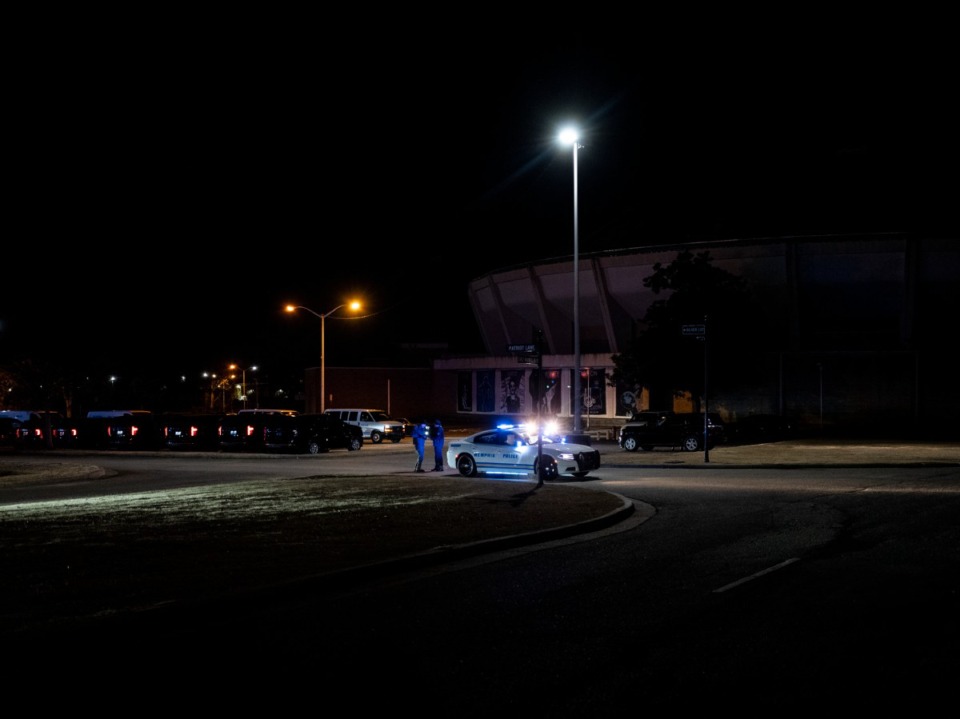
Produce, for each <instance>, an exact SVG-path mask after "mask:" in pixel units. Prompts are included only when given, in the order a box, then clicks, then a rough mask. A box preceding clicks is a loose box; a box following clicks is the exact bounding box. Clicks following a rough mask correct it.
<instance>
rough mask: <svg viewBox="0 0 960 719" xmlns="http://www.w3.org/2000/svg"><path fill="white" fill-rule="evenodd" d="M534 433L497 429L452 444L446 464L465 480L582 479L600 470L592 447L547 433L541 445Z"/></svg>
mask: <svg viewBox="0 0 960 719" xmlns="http://www.w3.org/2000/svg"><path fill="white" fill-rule="evenodd" d="M537 431H538V430H537V428H536V427H535V426H532V427H528V426H526V425H499V426H497V427H496V428H494V429H487V430H484V431H482V432H477V433H476V434H471V435H470V436H468V437H464V438H463V439H459V440H454V441H452V442H450V443H449V444H448V445H447V464H448V465H449V466H450V467H453V468H454V469H456V470H457V471H458V472H460V474H462V475H463V476H464V477H476V476H477V475H478V474H502V475H520V476H530V475H533V476H542V477H543V478H544V479H554V478H556V477H559V476H561V475H565V476H571V477H577V478H578V479H581V478H583V477H586V476H587V474H588V473H589V472H591V471H592V470H595V469H598V468H599V467H600V452H598V451H597V450H596V449H594V448H593V447H590V446H588V445H584V444H568V443H566V442H564V441H563V440H562V438H556V437H555V436H553V435H548V434H547V432H546V431H545V432H544V436H543V442H542V445H541V443H540V442H539V437H538V435H537ZM541 456H542V460H541ZM541 461H542V462H543V473H542V475H541V473H540V462H541Z"/></svg>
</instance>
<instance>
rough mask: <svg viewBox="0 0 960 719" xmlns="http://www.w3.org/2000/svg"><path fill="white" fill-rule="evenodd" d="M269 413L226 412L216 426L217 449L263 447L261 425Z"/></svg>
mask: <svg viewBox="0 0 960 719" xmlns="http://www.w3.org/2000/svg"><path fill="white" fill-rule="evenodd" d="M270 416H271V415H269V414H260V413H248V414H228V415H224V416H223V417H221V418H220V424H219V426H218V427H217V449H219V450H221V451H224V452H254V451H260V450H261V449H262V448H263V425H264V423H265V422H266V420H267V417H270Z"/></svg>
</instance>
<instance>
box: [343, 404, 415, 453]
mask: <svg viewBox="0 0 960 719" xmlns="http://www.w3.org/2000/svg"><path fill="white" fill-rule="evenodd" d="M324 413H325V414H329V415H333V416H334V417H339V418H340V419H341V420H342V421H344V422H346V423H347V424H355V425H357V426H358V427H359V428H360V429H362V430H363V438H364V439H369V440H370V441H371V442H373V443H374V444H380V443H381V442H382V441H383V440H385V439H389V440H390V441H391V442H393V443H394V444H396V443H397V442H399V441H400V440H401V439H403V425H402V424H401V423H400V422H398V421H397V420H395V419H392V418H391V417H390V415H389V414H387V413H386V412H384V411H383V410H382V409H364V408H362V407H358V408H346V409H328V410H325V411H324Z"/></svg>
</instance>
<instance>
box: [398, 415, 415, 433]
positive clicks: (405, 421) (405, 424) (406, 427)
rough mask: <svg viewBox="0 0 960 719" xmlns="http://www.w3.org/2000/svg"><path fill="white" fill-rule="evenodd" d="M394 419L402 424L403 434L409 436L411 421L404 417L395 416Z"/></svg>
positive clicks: (411, 429)
mask: <svg viewBox="0 0 960 719" xmlns="http://www.w3.org/2000/svg"><path fill="white" fill-rule="evenodd" d="M395 419H396V420H397V422H399V423H400V424H402V425H403V436H404V437H409V436H410V435H411V434H412V433H413V422H411V421H410V420H409V419H407V418H406V417H396V418H395Z"/></svg>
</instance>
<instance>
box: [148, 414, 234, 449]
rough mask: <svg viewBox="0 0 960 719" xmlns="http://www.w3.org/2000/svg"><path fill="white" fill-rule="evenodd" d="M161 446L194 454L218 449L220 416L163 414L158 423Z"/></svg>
mask: <svg viewBox="0 0 960 719" xmlns="http://www.w3.org/2000/svg"><path fill="white" fill-rule="evenodd" d="M160 427H161V432H162V433H163V446H164V447H166V448H167V449H182V450H192V451H194V452H203V451H216V450H217V449H219V440H220V437H219V435H218V434H217V430H218V428H219V427H220V415H216V414H165V415H163V417H161V421H160Z"/></svg>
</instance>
